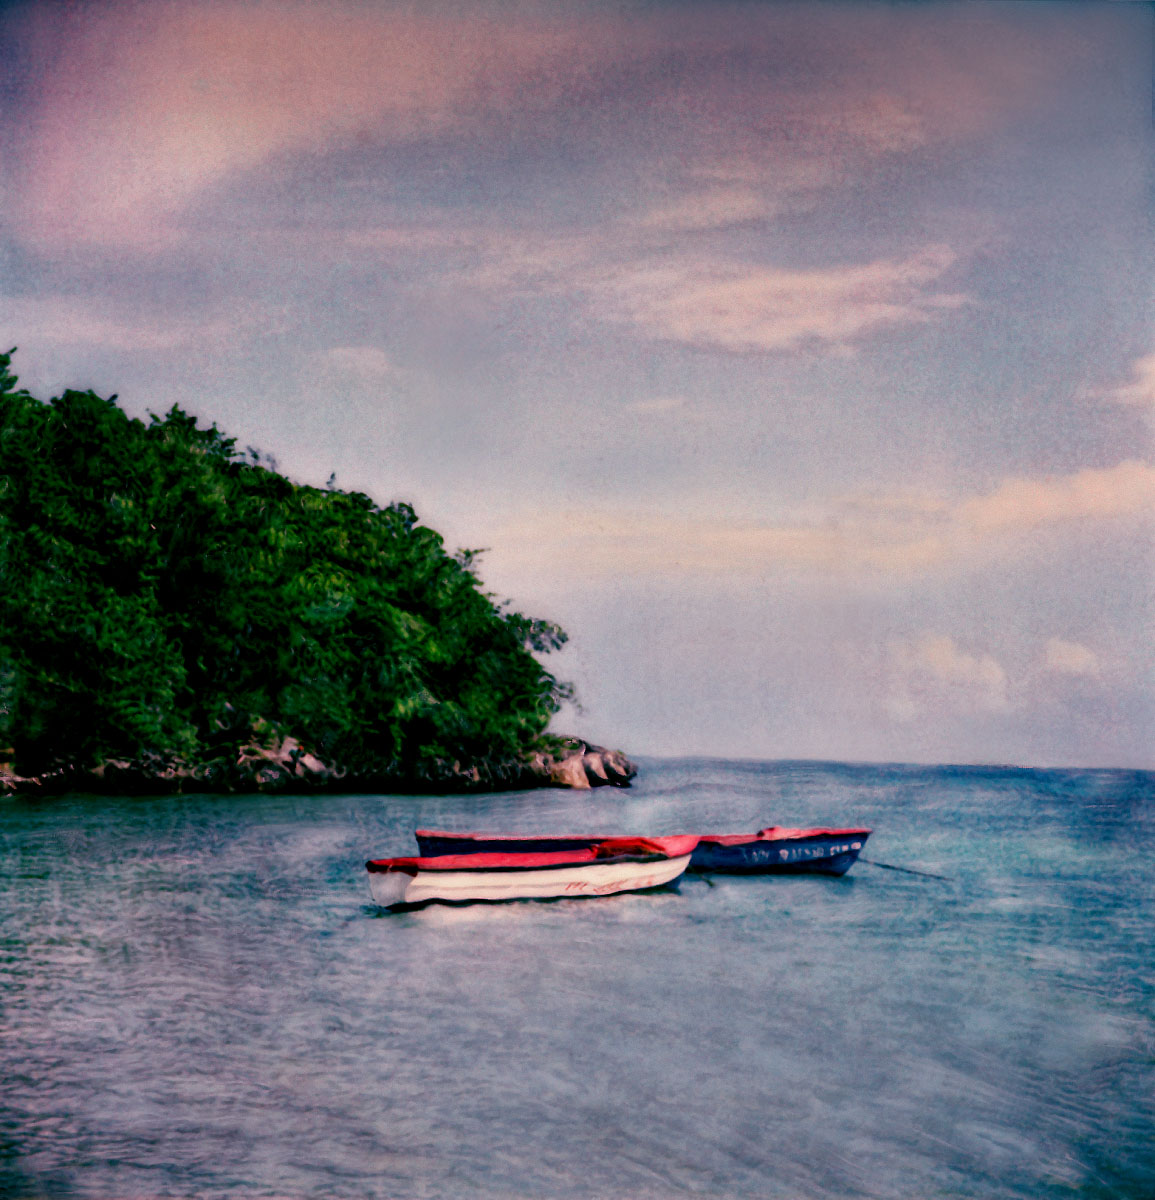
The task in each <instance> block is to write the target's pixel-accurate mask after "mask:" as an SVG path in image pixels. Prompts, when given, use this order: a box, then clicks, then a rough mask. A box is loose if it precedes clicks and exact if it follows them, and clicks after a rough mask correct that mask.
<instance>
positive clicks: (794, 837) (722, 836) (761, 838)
mask: <svg viewBox="0 0 1155 1200" xmlns="http://www.w3.org/2000/svg"><path fill="white" fill-rule="evenodd" d="M872 832H873V831H872V830H870V829H791V828H788V827H787V826H785V825H768V826H767V827H766V828H765V829H759V830H758V832H757V833H704V834H702V836H701V837H700V838H699V841H703V842H710V843H712V844H713V845H715V846H742V845H745V844H746V843H747V842H796V841H802V840H804V839H805V838H816V837H832V838H849V837H867V836H868V835H869V834H870V833H872Z"/></svg>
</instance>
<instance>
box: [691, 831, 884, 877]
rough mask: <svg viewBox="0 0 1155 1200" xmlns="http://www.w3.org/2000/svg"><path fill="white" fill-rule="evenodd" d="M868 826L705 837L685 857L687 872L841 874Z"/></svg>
mask: <svg viewBox="0 0 1155 1200" xmlns="http://www.w3.org/2000/svg"><path fill="white" fill-rule="evenodd" d="M870 832H871V831H870V830H869V829H787V828H783V827H782V826H779V825H771V826H769V827H768V828H766V829H760V830H758V832H757V833H723V834H712V835H706V836H705V837H702V838H699V839H698V845H697V847H696V849H695V850H694V853H693V856H692V857H691V859H690V869H691V870H692V871H712V872H722V873H725V874H730V875H845V874H846V872H847V871H849V870H850V868H851V867H852V866H854V862H855V860H856V859H857V858H858V855H859V853H860V852H861V850H862V847H863V846H865V845H866V839H867V838H868V837H870Z"/></svg>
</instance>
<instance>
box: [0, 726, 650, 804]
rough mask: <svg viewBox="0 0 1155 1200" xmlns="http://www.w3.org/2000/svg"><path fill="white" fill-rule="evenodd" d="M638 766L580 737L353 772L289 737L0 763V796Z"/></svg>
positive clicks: (491, 785) (383, 787) (528, 782)
mask: <svg viewBox="0 0 1155 1200" xmlns="http://www.w3.org/2000/svg"><path fill="white" fill-rule="evenodd" d="M637 772H638V769H637V767H636V766H635V765H634V764H633V763H632V762H631V761H630V760H629V759H628V758H627V757H626V756H625V755H624V754H623V753H622V752H621V751H620V750H609V749H607V748H606V747H604V746H595V745H593V744H592V743H590V742H586V741H584V740H582V739H581V738H573V737H566V738H556V739H553V740H552V743H551V746H550V748H549V749H542V750H537V751H534V752H533V753H532V754H530V755H529V756H528V757H527V758H525V759H519V760H510V759H498V760H490V759H486V760H483V761H481V762H478V763H474V764H472V765H469V766H463V765H462V764H461V763H458V762H453V763H446V762H436V763H433V764H430V765H429V766H428V767H427V768H426V769H424V770H423V771H421V772H417V773H415V772H407V773H400V772H396V771H393V770H390V769H389V768H387V767H385V768H382V769H381V770H379V771H378V770H374V771H368V772H366V771H362V772H352V771H349V770H347V769H346V768H344V767H342V766H341V765H339V764H335V763H328V762H325V761H324V760H322V759H321V758H319V757H318V756H317V755H315V754H313V753H311V752H310V751H308V750H306V749H305V748H304V747H302V746H301V744H300V743H299V742H298V741H297V740H296V739H295V738H291V737H286V738H281V739H276V740H274V741H272V743H271V744H261V743H259V742H256V741H253V742H250V743H247V744H245V745H243V746H241V747H240V750H239V752H238V753H237V754H236V755H235V757H234V756H232V755H229V756H228V757H227V758H226V757H222V758H217V759H213V760H212V761H210V762H206V763H196V764H189V763H184V762H174V761H171V760H165V759H162V758H159V757H156V758H150V757H142V758H140V759H135V760H127V759H110V760H109V761H107V762H104V763H101V764H100V765H99V766H97V767H94V768H91V769H82V768H78V767H61V768H58V769H56V770H53V771H50V772H46V773H45V774H42V775H35V776H20V775H16V774H15V773H13V772H12V771H11V770H10V768H9V767H8V766H7V765H5V764H0V794H9V795H40V796H50V795H61V794H63V793H65V792H96V793H121V794H123V793H130V794H133V795H171V794H174V793H182V792H188V793H197V792H201V793H204V792H224V793H236V794H244V793H249V792H382V793H389V792H394V793H405V794H410V793H420V792H493V791H515V790H521V789H528V788H538V787H562V788H579V789H584V788H593V787H604V786H610V787H629V786H630V781H631V780H632V779H633V778H634V777H635V776H636V775H637Z"/></svg>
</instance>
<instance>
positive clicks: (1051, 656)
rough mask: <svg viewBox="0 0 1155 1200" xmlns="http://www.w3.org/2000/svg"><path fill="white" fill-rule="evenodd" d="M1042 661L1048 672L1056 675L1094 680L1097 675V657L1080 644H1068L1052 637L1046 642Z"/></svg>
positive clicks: (1098, 665)
mask: <svg viewBox="0 0 1155 1200" xmlns="http://www.w3.org/2000/svg"><path fill="white" fill-rule="evenodd" d="M1043 661H1044V663H1045V665H1046V668H1047V670H1048V671H1053V672H1055V673H1056V674H1058V675H1077V676H1082V677H1085V678H1094V677H1095V676H1097V675H1099V673H1100V671H1101V666H1100V663H1099V656H1098V655H1097V654H1096V653H1095V652H1094V651H1093V650H1091V649H1089V648H1088V647H1087V646H1084V645H1082V644H1081V643H1080V642H1068V641H1065V640H1064V639H1063V638H1057V637H1053V638H1050V639H1049V640H1048V642H1047V645H1046V648H1045V650H1044V655H1043Z"/></svg>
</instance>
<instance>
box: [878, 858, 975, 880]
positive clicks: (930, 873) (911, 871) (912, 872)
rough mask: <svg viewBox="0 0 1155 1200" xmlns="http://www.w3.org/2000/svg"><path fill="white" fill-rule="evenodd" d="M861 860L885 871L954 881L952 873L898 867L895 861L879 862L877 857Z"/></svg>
mask: <svg viewBox="0 0 1155 1200" xmlns="http://www.w3.org/2000/svg"><path fill="white" fill-rule="evenodd" d="M858 861H859V862H864V863H870V865H871V866H872V867H881V868H882V869H883V870H884V871H905V872H906V874H907V875H925V876H926V878H927V879H945V880H947V881H948V882H951V881H953V878H954V877H953V876H951V875H936V874H935V873H934V872H933V871H916V870H915V869H914V867H897V866H895V865H894V863H884V862H879V861H878V859H876V858H859V860H858Z"/></svg>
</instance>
